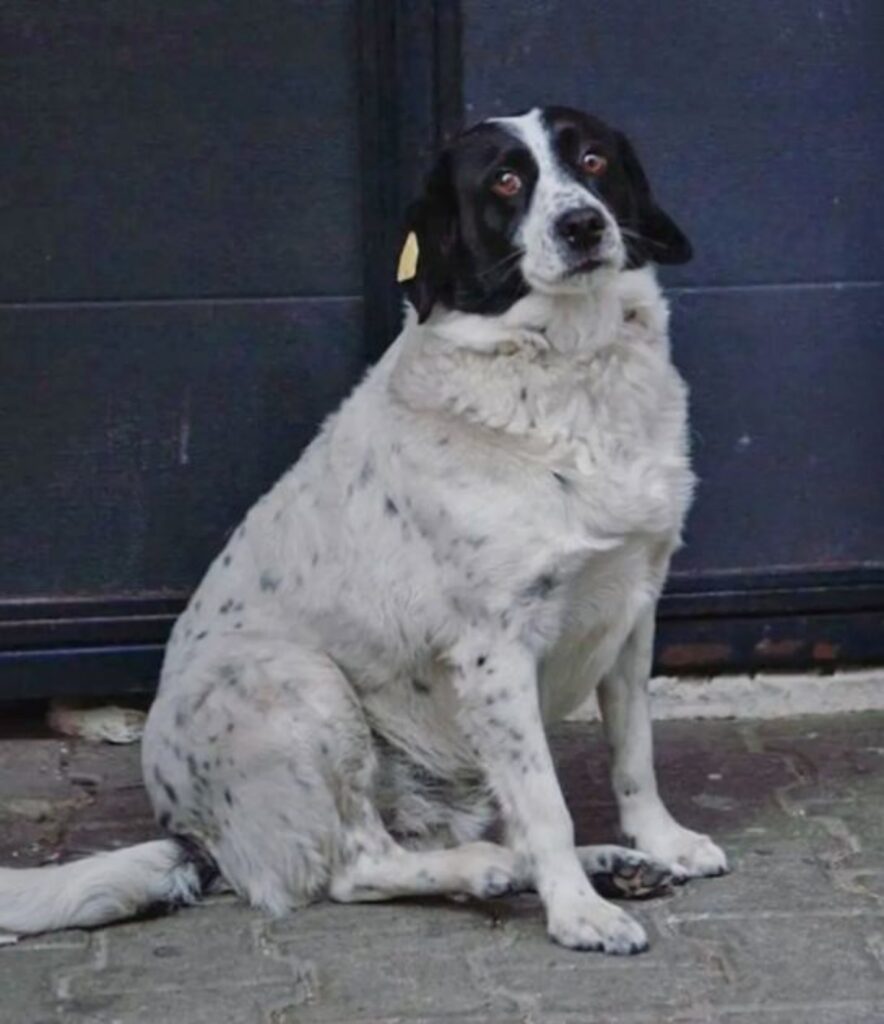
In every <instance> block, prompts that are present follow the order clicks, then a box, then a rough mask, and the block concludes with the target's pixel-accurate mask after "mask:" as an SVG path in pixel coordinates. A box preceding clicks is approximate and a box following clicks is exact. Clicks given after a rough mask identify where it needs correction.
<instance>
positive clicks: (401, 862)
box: [329, 803, 530, 903]
mask: <svg viewBox="0 0 884 1024" xmlns="http://www.w3.org/2000/svg"><path fill="white" fill-rule="evenodd" d="M364 811H365V813H364V815H363V820H362V822H361V823H360V824H359V825H358V826H355V827H351V828H350V829H348V831H347V833H346V834H345V836H344V841H343V851H344V857H343V858H342V862H341V863H340V865H339V867H338V869H337V871H336V872H335V874H334V875H333V877H332V880H331V885H330V886H329V895H330V896H331V898H332V899H334V900H337V901H338V902H341V903H357V902H368V901H376V900H388V899H395V898H398V897H403V896H441V895H449V894H459V893H464V894H467V895H471V896H476V897H479V898H482V899H487V898H490V897H493V896H502V895H503V894H504V893H507V892H516V891H518V890H520V889H525V888H528V886H529V884H530V874H529V872H528V871H527V870H526V867H525V865H524V863H523V860H522V858H521V857H520V856H519V855H518V854H517V853H516V852H515V851H513V850H511V849H509V848H507V847H505V846H500V845H499V844H497V843H486V842H475V843H464V844H463V845H461V846H454V847H448V848H445V849H440V850H408V849H405V848H404V847H402V846H400V845H399V844H398V843H397V842H396V841H395V840H394V839H393V838H392V837H391V836H390V835H389V833H388V832H387V831H386V829H385V828H384V826H383V824H382V823H381V821H380V818H379V817H378V815H377V813H376V811H375V810H374V808H373V807H372V806H371V805H369V804H368V803H366V805H365V808H364Z"/></svg>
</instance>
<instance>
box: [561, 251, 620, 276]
mask: <svg viewBox="0 0 884 1024" xmlns="http://www.w3.org/2000/svg"><path fill="white" fill-rule="evenodd" d="M608 263H610V260H606V259H602V258H601V257H599V256H586V257H584V258H583V259H582V260H580V261H579V262H577V263H575V264H574V265H573V266H572V267H569V268H568V269H567V270H566V271H565V273H564V275H563V276H564V277H565V278H569V277H578V276H579V275H580V274H591V273H592V272H593V271H594V270H598V268H599V267H603V266H606V265H607V264H608Z"/></svg>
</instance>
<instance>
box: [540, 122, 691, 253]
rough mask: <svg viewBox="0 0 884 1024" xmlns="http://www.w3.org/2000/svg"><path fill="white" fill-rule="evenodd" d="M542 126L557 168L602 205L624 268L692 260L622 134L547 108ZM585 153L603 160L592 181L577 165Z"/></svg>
mask: <svg viewBox="0 0 884 1024" xmlns="http://www.w3.org/2000/svg"><path fill="white" fill-rule="evenodd" d="M543 123H544V125H545V127H546V130H547V132H548V133H549V136H550V139H551V142H552V147H553V150H554V151H555V153H556V156H557V157H558V159H559V164H560V166H561V167H563V168H564V169H565V170H566V171H567V172H568V173H569V174H571V175H572V177H573V178H574V179H575V180H576V181H578V182H580V183H581V184H582V185H584V186H585V187H586V188H587V189H588V190H589V191H590V192H591V193H592V194H593V195H594V196H595V197H596V198H598V199H600V200H601V201H602V202H603V203H604V204H605V206H606V207H607V208H608V210H609V211H610V213H611V214H612V215H613V217H614V219H615V220H616V221H617V224H618V225H619V226H620V228H621V230H622V231H623V241H624V242H625V243H626V251H627V257H628V266H629V267H641V266H644V264H646V263H648V262H654V263H687V261H688V260H689V259H690V258H691V256H692V255H693V250H692V249H691V243H690V242H689V241H688V239H687V237H686V236H685V235H684V233H683V232H682V231H681V229H680V228H679V227H678V226H677V225H676V223H675V221H673V220H672V218H671V217H670V216H669V214H667V213H665V212H664V211H663V210H662V209H661V208H660V207H659V206H658V205H657V203H656V201H655V199H654V197H653V195H652V194H651V186H650V184H649V182H648V178H647V175H646V174H645V172H644V168H643V167H642V165H641V163H639V159H638V157H637V156H636V153H635V150H634V149H633V147H632V144H631V143H630V141H629V139H627V137H626V136H625V135H624V134H623V133H622V132H618V131H616V130H615V129H613V128H610V127H609V126H608V125H606V124H605V122H604V121H601V120H600V119H599V118H597V117H593V116H591V115H590V114H584V113H581V111H579V110H572V109H570V108H569V107H546V108H545V109H544V110H543ZM589 152H592V153H595V154H597V155H598V156H601V157H603V158H604V159H605V160H606V161H607V167H606V168H605V170H604V172H603V173H602V174H600V175H598V176H597V177H594V176H589V175H587V174H586V172H585V171H583V170H582V169H581V166H580V159H581V157H582V156H584V154H586V153H589Z"/></svg>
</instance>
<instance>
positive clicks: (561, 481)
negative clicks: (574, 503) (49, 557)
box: [553, 470, 571, 491]
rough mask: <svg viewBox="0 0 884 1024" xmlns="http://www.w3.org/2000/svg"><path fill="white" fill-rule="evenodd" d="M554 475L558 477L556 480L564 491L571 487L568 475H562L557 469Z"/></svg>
mask: <svg viewBox="0 0 884 1024" xmlns="http://www.w3.org/2000/svg"><path fill="white" fill-rule="evenodd" d="M553 476H554V477H555V478H556V482H557V483H558V485H559V487H561V488H562V490H563V491H568V490H570V489H571V481H570V480H569V479H568V478H567V477H566V476H562V474H561V473H557V472H556V471H555V470H553Z"/></svg>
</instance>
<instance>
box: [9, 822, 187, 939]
mask: <svg viewBox="0 0 884 1024" xmlns="http://www.w3.org/2000/svg"><path fill="white" fill-rule="evenodd" d="M200 889H201V885H200V877H199V869H198V865H197V864H196V863H195V861H194V859H193V857H192V854H191V852H190V851H189V850H188V848H187V847H186V846H185V845H183V844H182V843H180V842H178V841H177V840H175V839H157V840H155V841H153V842H150V843H140V844H139V845H138V846H130V847H129V848H128V849H126V850H114V851H112V852H110V853H97V854H94V855H93V856H91V857H86V858H85V859H84V860H77V861H72V862H71V863H70V864H59V865H51V866H49V867H43V868H0V930H4V931H9V932H14V933H16V934H20V935H31V934H33V933H35V932H48V931H55V930H56V929H59V928H82V927H89V926H92V925H98V924H106V923H108V922H109V921H118V920H120V919H122V918H126V917H132V916H133V915H135V914H137V913H138V912H139V911H140V910H144V909H145V908H147V907H149V906H151V905H152V904H156V903H167V904H179V903H192V902H193V901H194V900H195V899H196V898H197V896H199V894H200Z"/></svg>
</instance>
